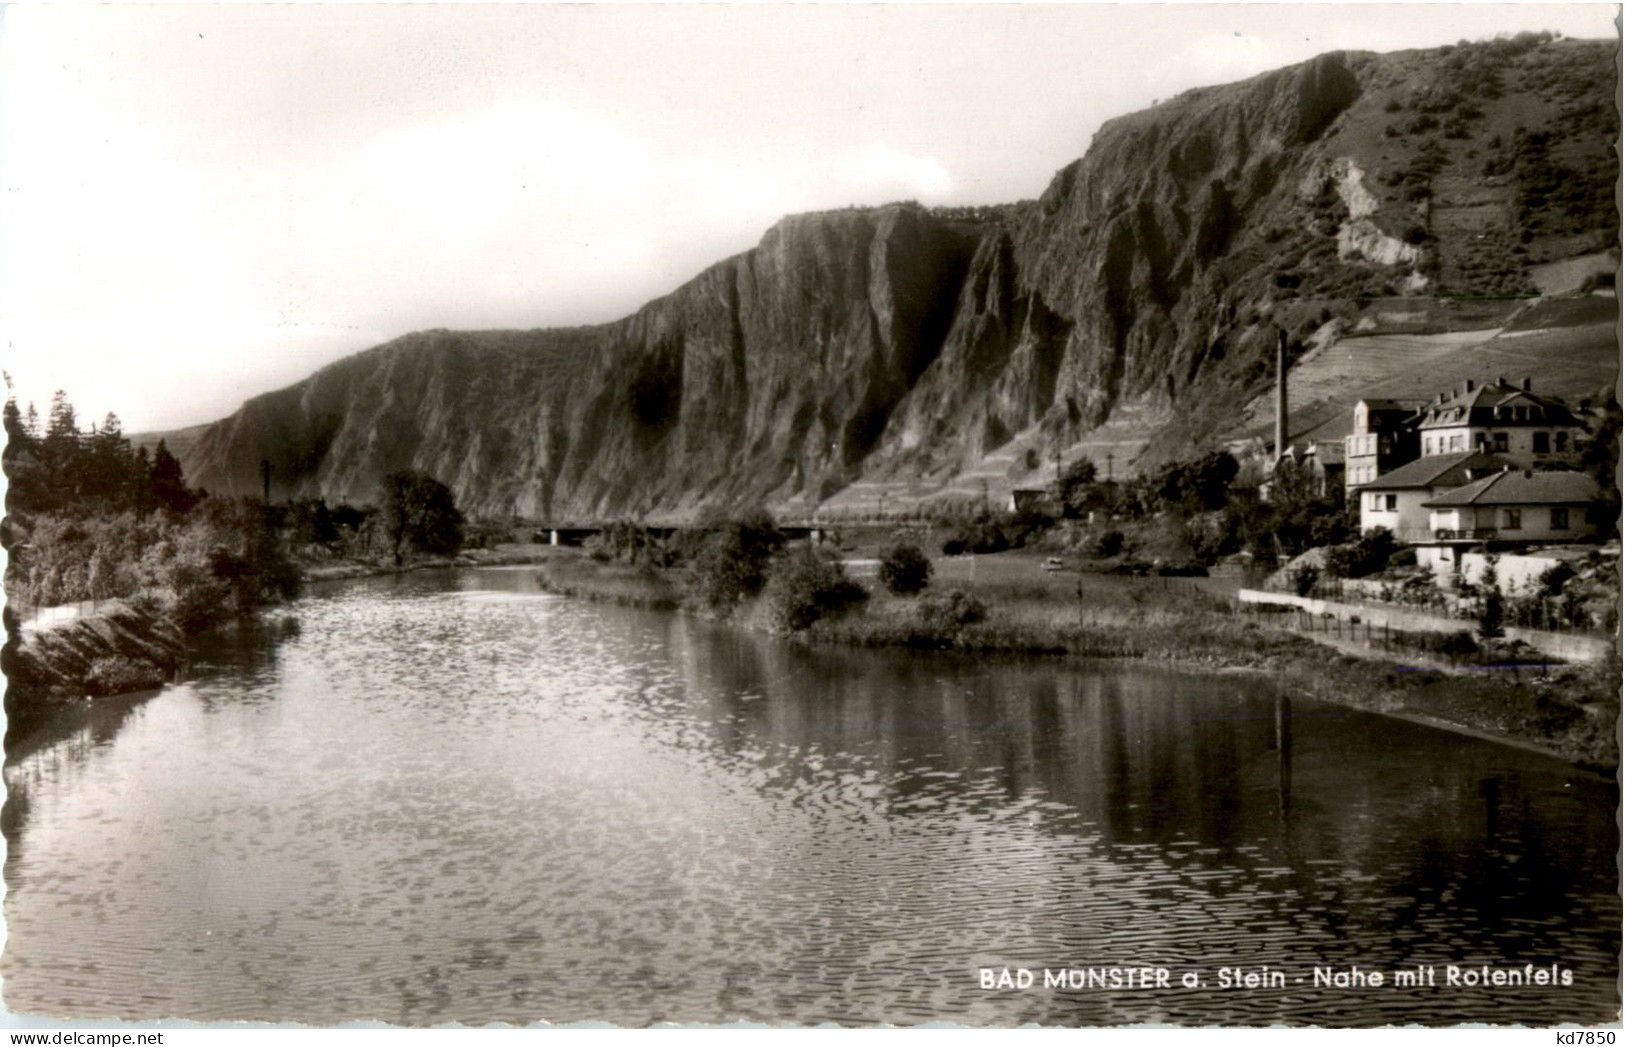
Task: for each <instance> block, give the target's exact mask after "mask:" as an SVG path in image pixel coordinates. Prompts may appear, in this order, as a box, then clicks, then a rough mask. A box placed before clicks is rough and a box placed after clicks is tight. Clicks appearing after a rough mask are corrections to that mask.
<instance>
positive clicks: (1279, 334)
mask: <svg viewBox="0 0 1625 1047" xmlns="http://www.w3.org/2000/svg"><path fill="white" fill-rule="evenodd" d="M1283 454H1286V328H1284V327H1283V328H1280V329H1279V330H1277V331H1276V332H1275V457H1276V460H1280V457H1281V456H1282V455H1283Z"/></svg>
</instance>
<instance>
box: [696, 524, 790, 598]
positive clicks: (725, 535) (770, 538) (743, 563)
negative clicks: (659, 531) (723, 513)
mask: <svg viewBox="0 0 1625 1047" xmlns="http://www.w3.org/2000/svg"><path fill="white" fill-rule="evenodd" d="M698 541H699V549H698V551H697V552H696V553H695V554H694V556H693V558H692V560H691V561H690V563H689V575H688V586H689V594H690V596H691V598H692V600H693V601H694V602H695V603H697V604H699V605H700V606H701V607H704V608H707V609H709V610H713V611H727V610H731V609H732V608H733V607H734V606H736V605H737V604H738V603H739V602H740V601H741V600H746V599H749V598H750V597H752V596H755V595H756V594H757V593H759V592H761V591H762V586H763V585H764V584H765V583H766V581H767V569H768V564H769V563H770V562H771V560H772V559H773V555H774V553H776V552H777V551H778V550H779V549H780V548H781V547H783V545H784V536H783V535H782V534H781V533H780V532H779V530H778V528H777V527H776V526H774V524H773V521H772V520H771V519H770V518H768V517H767V516H765V515H762V516H753V517H748V518H745V519H742V520H729V521H724V522H722V523H717V524H712V525H711V526H710V528H709V529H708V530H707V531H705V532H704V533H703V535H702V536H701V537H699V539H698Z"/></svg>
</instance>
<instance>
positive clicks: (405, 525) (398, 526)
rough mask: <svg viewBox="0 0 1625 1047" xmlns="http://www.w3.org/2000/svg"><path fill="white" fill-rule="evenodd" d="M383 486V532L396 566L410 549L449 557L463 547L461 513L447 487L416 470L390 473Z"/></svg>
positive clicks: (403, 559) (402, 560)
mask: <svg viewBox="0 0 1625 1047" xmlns="http://www.w3.org/2000/svg"><path fill="white" fill-rule="evenodd" d="M383 486H384V516H383V526H384V534H385V535H386V536H387V537H388V539H389V548H390V553H391V554H392V555H393V556H394V558H395V563H396V564H397V565H399V564H401V563H402V562H404V561H405V559H406V554H407V553H408V552H410V551H413V550H416V551H418V552H422V553H428V554H429V555H431V556H449V555H450V554H452V553H455V552H456V551H457V550H459V549H461V548H462V547H463V514H462V512H460V511H459V510H458V508H457V501H456V498H455V497H454V496H453V495H452V493H451V488H449V487H447V486H446V485H445V484H443V483H441V482H440V481H439V480H436V479H435V478H434V477H432V476H430V475H428V474H427V473H422V472H419V471H417V470H416V469H403V470H401V471H400V472H396V473H390V474H389V475H388V476H386V477H384V485H383Z"/></svg>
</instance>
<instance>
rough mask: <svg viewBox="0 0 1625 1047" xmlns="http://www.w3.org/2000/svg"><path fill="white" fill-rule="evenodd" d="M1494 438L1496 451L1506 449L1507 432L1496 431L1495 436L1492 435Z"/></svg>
mask: <svg viewBox="0 0 1625 1047" xmlns="http://www.w3.org/2000/svg"><path fill="white" fill-rule="evenodd" d="M1494 440H1495V449H1496V450H1497V451H1505V450H1506V449H1507V434H1506V433H1496V434H1495V436H1494Z"/></svg>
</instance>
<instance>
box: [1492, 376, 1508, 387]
mask: <svg viewBox="0 0 1625 1047" xmlns="http://www.w3.org/2000/svg"><path fill="white" fill-rule="evenodd" d="M1495 384H1496V385H1506V384H1507V376H1506V375H1504V374H1498V375H1496V376H1495Z"/></svg>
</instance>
